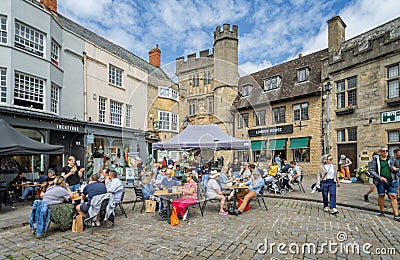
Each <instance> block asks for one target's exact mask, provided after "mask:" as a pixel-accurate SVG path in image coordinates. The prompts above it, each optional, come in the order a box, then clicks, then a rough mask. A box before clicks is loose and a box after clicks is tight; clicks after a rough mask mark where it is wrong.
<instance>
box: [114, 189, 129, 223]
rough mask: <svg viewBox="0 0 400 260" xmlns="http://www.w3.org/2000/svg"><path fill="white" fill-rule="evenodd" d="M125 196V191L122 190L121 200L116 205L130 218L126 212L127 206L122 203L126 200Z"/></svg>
mask: <svg viewBox="0 0 400 260" xmlns="http://www.w3.org/2000/svg"><path fill="white" fill-rule="evenodd" d="M124 197H125V191H124V192H122V197H121V201H120V202H119V203H115V207H119V209H120V210H121V212H122V214H124V215H125V217H126V218H128V216H127V215H126V212H125V208H124V206H123V205H122V203H123V201H124Z"/></svg>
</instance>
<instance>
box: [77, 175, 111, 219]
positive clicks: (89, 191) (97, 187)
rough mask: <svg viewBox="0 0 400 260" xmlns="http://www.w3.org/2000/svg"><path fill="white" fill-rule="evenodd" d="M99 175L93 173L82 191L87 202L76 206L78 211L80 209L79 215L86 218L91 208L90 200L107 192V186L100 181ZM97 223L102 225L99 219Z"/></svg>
mask: <svg viewBox="0 0 400 260" xmlns="http://www.w3.org/2000/svg"><path fill="white" fill-rule="evenodd" d="M98 180H99V175H97V174H93V175H92V176H90V181H89V184H88V185H86V186H85V188H84V189H83V191H82V197H83V198H87V202H86V203H83V204H79V205H77V206H76V207H75V209H76V211H78V214H79V215H82V216H83V217H84V218H85V217H86V214H87V212H88V211H89V208H90V201H91V200H92V199H93V197H94V196H97V195H101V194H105V193H107V189H106V186H104V183H101V182H98ZM96 225H97V226H100V222H99V221H98V220H97V221H96Z"/></svg>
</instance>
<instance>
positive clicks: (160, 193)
mask: <svg viewBox="0 0 400 260" xmlns="http://www.w3.org/2000/svg"><path fill="white" fill-rule="evenodd" d="M153 195H154V196H157V197H160V198H162V199H163V201H167V216H168V223H170V216H171V204H172V201H171V197H172V196H180V195H182V188H181V187H175V188H172V189H168V190H167V189H165V190H157V191H156V192H154V194H153Z"/></svg>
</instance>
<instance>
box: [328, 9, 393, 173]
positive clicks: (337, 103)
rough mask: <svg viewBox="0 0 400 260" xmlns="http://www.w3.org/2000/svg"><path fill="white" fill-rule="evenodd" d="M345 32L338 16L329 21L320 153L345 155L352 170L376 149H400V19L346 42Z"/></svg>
mask: <svg viewBox="0 0 400 260" xmlns="http://www.w3.org/2000/svg"><path fill="white" fill-rule="evenodd" d="M345 28H346V24H345V23H344V22H343V20H342V19H341V18H340V17H339V16H336V17H333V18H332V19H330V20H329V21H328V40H329V43H328V51H329V56H328V57H326V58H325V59H324V60H323V61H322V78H323V79H324V82H323V84H324V93H323V94H324V95H323V97H324V98H325V102H324V104H323V105H324V108H323V109H324V111H323V116H324V117H323V126H324V133H323V134H324V142H325V145H324V147H325V152H327V153H331V154H332V155H333V157H334V158H335V159H336V160H338V159H339V157H340V155H341V154H345V155H346V156H347V157H348V158H350V159H351V160H352V161H353V165H352V166H351V170H354V169H356V168H357V167H360V166H365V165H366V163H367V160H368V159H370V158H371V155H372V153H373V152H374V151H376V150H377V148H378V147H379V146H380V145H387V146H388V147H389V153H390V154H392V151H393V149H395V148H399V146H400V91H399V80H400V74H399V64H400V52H399V50H400V47H399V46H400V18H396V19H394V20H392V21H389V22H387V23H385V24H383V25H380V26H378V27H376V28H374V29H372V30H370V31H367V32H365V33H363V34H360V35H358V36H356V37H354V38H352V39H348V40H345ZM352 172H353V171H352Z"/></svg>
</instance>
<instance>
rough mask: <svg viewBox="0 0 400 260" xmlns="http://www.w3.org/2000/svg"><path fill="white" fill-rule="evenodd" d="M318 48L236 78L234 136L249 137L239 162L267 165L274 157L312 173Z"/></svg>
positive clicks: (317, 135)
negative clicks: (248, 150) (249, 144)
mask: <svg viewBox="0 0 400 260" xmlns="http://www.w3.org/2000/svg"><path fill="white" fill-rule="evenodd" d="M327 55H328V52H327V50H326V49H325V50H321V51H318V52H315V53H312V54H309V55H306V56H302V55H301V54H300V55H299V57H298V58H296V59H294V60H291V61H288V62H285V63H282V64H279V65H276V66H273V67H270V68H268V69H265V70H261V71H258V72H255V73H252V74H250V75H246V76H243V77H241V78H240V79H239V95H238V96H237V99H236V100H235V102H234V103H233V106H234V108H235V110H236V111H235V124H234V126H235V136H236V137H237V138H243V139H247V138H248V139H250V140H251V142H252V150H251V154H248V153H245V152H240V153H238V154H237V155H236V157H238V158H239V160H241V161H255V162H262V163H264V165H266V164H269V163H271V162H272V161H273V160H274V158H275V157H276V155H278V154H279V155H280V157H281V159H286V160H288V161H289V162H290V161H296V162H298V164H299V165H300V166H301V167H302V169H303V171H304V173H305V174H312V173H315V172H316V171H317V169H318V166H319V158H320V156H321V151H322V138H321V136H322V132H321V106H322V104H321V103H322V102H321V59H323V58H325V57H326V56H327Z"/></svg>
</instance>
